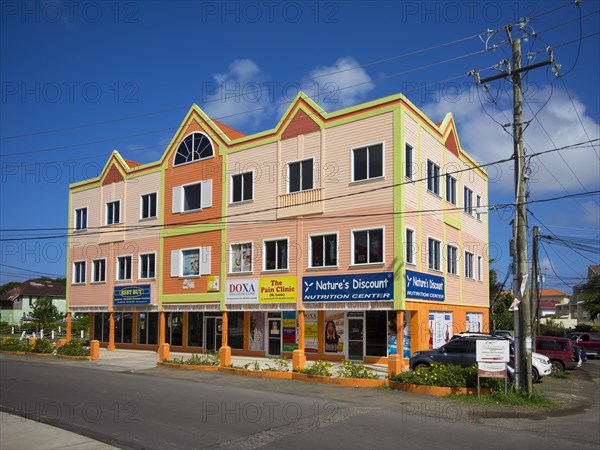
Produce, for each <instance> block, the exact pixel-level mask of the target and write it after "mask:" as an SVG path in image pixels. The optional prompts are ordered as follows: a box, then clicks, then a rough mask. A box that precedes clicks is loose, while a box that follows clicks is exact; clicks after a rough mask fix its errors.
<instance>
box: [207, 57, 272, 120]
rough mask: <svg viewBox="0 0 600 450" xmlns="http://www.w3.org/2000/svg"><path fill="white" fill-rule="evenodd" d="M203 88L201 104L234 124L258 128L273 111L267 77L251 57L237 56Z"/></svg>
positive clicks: (214, 115)
mask: <svg viewBox="0 0 600 450" xmlns="http://www.w3.org/2000/svg"><path fill="white" fill-rule="evenodd" d="M213 79H214V81H212V82H209V83H205V84H204V85H203V87H202V93H203V95H202V97H203V98H202V102H201V104H200V107H201V108H202V109H203V110H204V111H205V112H206V113H207V114H208V115H209V116H210V117H211V118H214V119H217V120H222V121H223V122H224V123H225V124H227V125H230V126H233V127H244V126H252V127H256V126H258V125H261V124H263V123H264V119H265V118H267V117H269V116H271V115H272V114H273V111H272V109H271V108H268V107H269V97H270V96H269V92H268V90H267V89H265V84H264V83H265V82H266V81H267V76H266V75H265V73H264V72H263V71H262V70H261V68H260V67H259V66H258V65H257V64H256V63H255V62H254V61H252V60H250V59H236V60H235V61H233V62H232V63H231V64H230V65H229V68H228V70H227V72H224V73H217V74H215V75H214V76H213Z"/></svg>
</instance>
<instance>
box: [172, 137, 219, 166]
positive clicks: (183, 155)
mask: <svg viewBox="0 0 600 450" xmlns="http://www.w3.org/2000/svg"><path fill="white" fill-rule="evenodd" d="M213 154H214V153H213V146H212V143H211V142H210V139H209V138H208V136H206V135H205V134H203V133H192V134H190V135H188V136H186V137H185V139H184V140H183V141H181V144H179V147H177V152H176V153H175V160H174V161H173V165H174V166H179V165H180V164H185V163H189V162H193V161H200V160H201V159H206V158H210V157H211V156H213Z"/></svg>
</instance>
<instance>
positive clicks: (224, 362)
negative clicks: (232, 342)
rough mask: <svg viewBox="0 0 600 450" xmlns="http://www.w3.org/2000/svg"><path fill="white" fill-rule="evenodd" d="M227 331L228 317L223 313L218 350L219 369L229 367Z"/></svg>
mask: <svg viewBox="0 0 600 450" xmlns="http://www.w3.org/2000/svg"><path fill="white" fill-rule="evenodd" d="M228 330H229V317H228V316H227V311H223V319H222V334H221V336H222V340H221V343H222V345H221V348H220V349H219V365H220V366H221V367H228V366H230V365H231V347H229V339H228Z"/></svg>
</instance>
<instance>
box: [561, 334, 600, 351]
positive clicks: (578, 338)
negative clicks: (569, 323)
mask: <svg viewBox="0 0 600 450" xmlns="http://www.w3.org/2000/svg"><path fill="white" fill-rule="evenodd" d="M566 338H567V339H570V340H571V341H572V342H573V343H574V344H575V345H577V346H578V347H581V348H582V349H584V350H585V352H586V353H587V355H588V356H593V357H597V356H600V333H588V332H583V331H575V332H573V333H569V334H567V336H566Z"/></svg>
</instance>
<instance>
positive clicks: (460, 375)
mask: <svg viewBox="0 0 600 450" xmlns="http://www.w3.org/2000/svg"><path fill="white" fill-rule="evenodd" d="M390 380H391V381H399V382H401V383H406V384H417V385H421V386H442V387H454V388H463V387H477V366H471V367H461V366H454V365H445V364H436V363H433V364H432V365H431V366H429V367H419V368H418V369H416V370H409V371H408V372H402V373H401V374H398V375H393V376H392V377H390ZM500 385H502V386H503V385H504V380H502V379H497V378H496V379H490V378H482V379H481V386H482V387H492V388H498V387H500Z"/></svg>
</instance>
